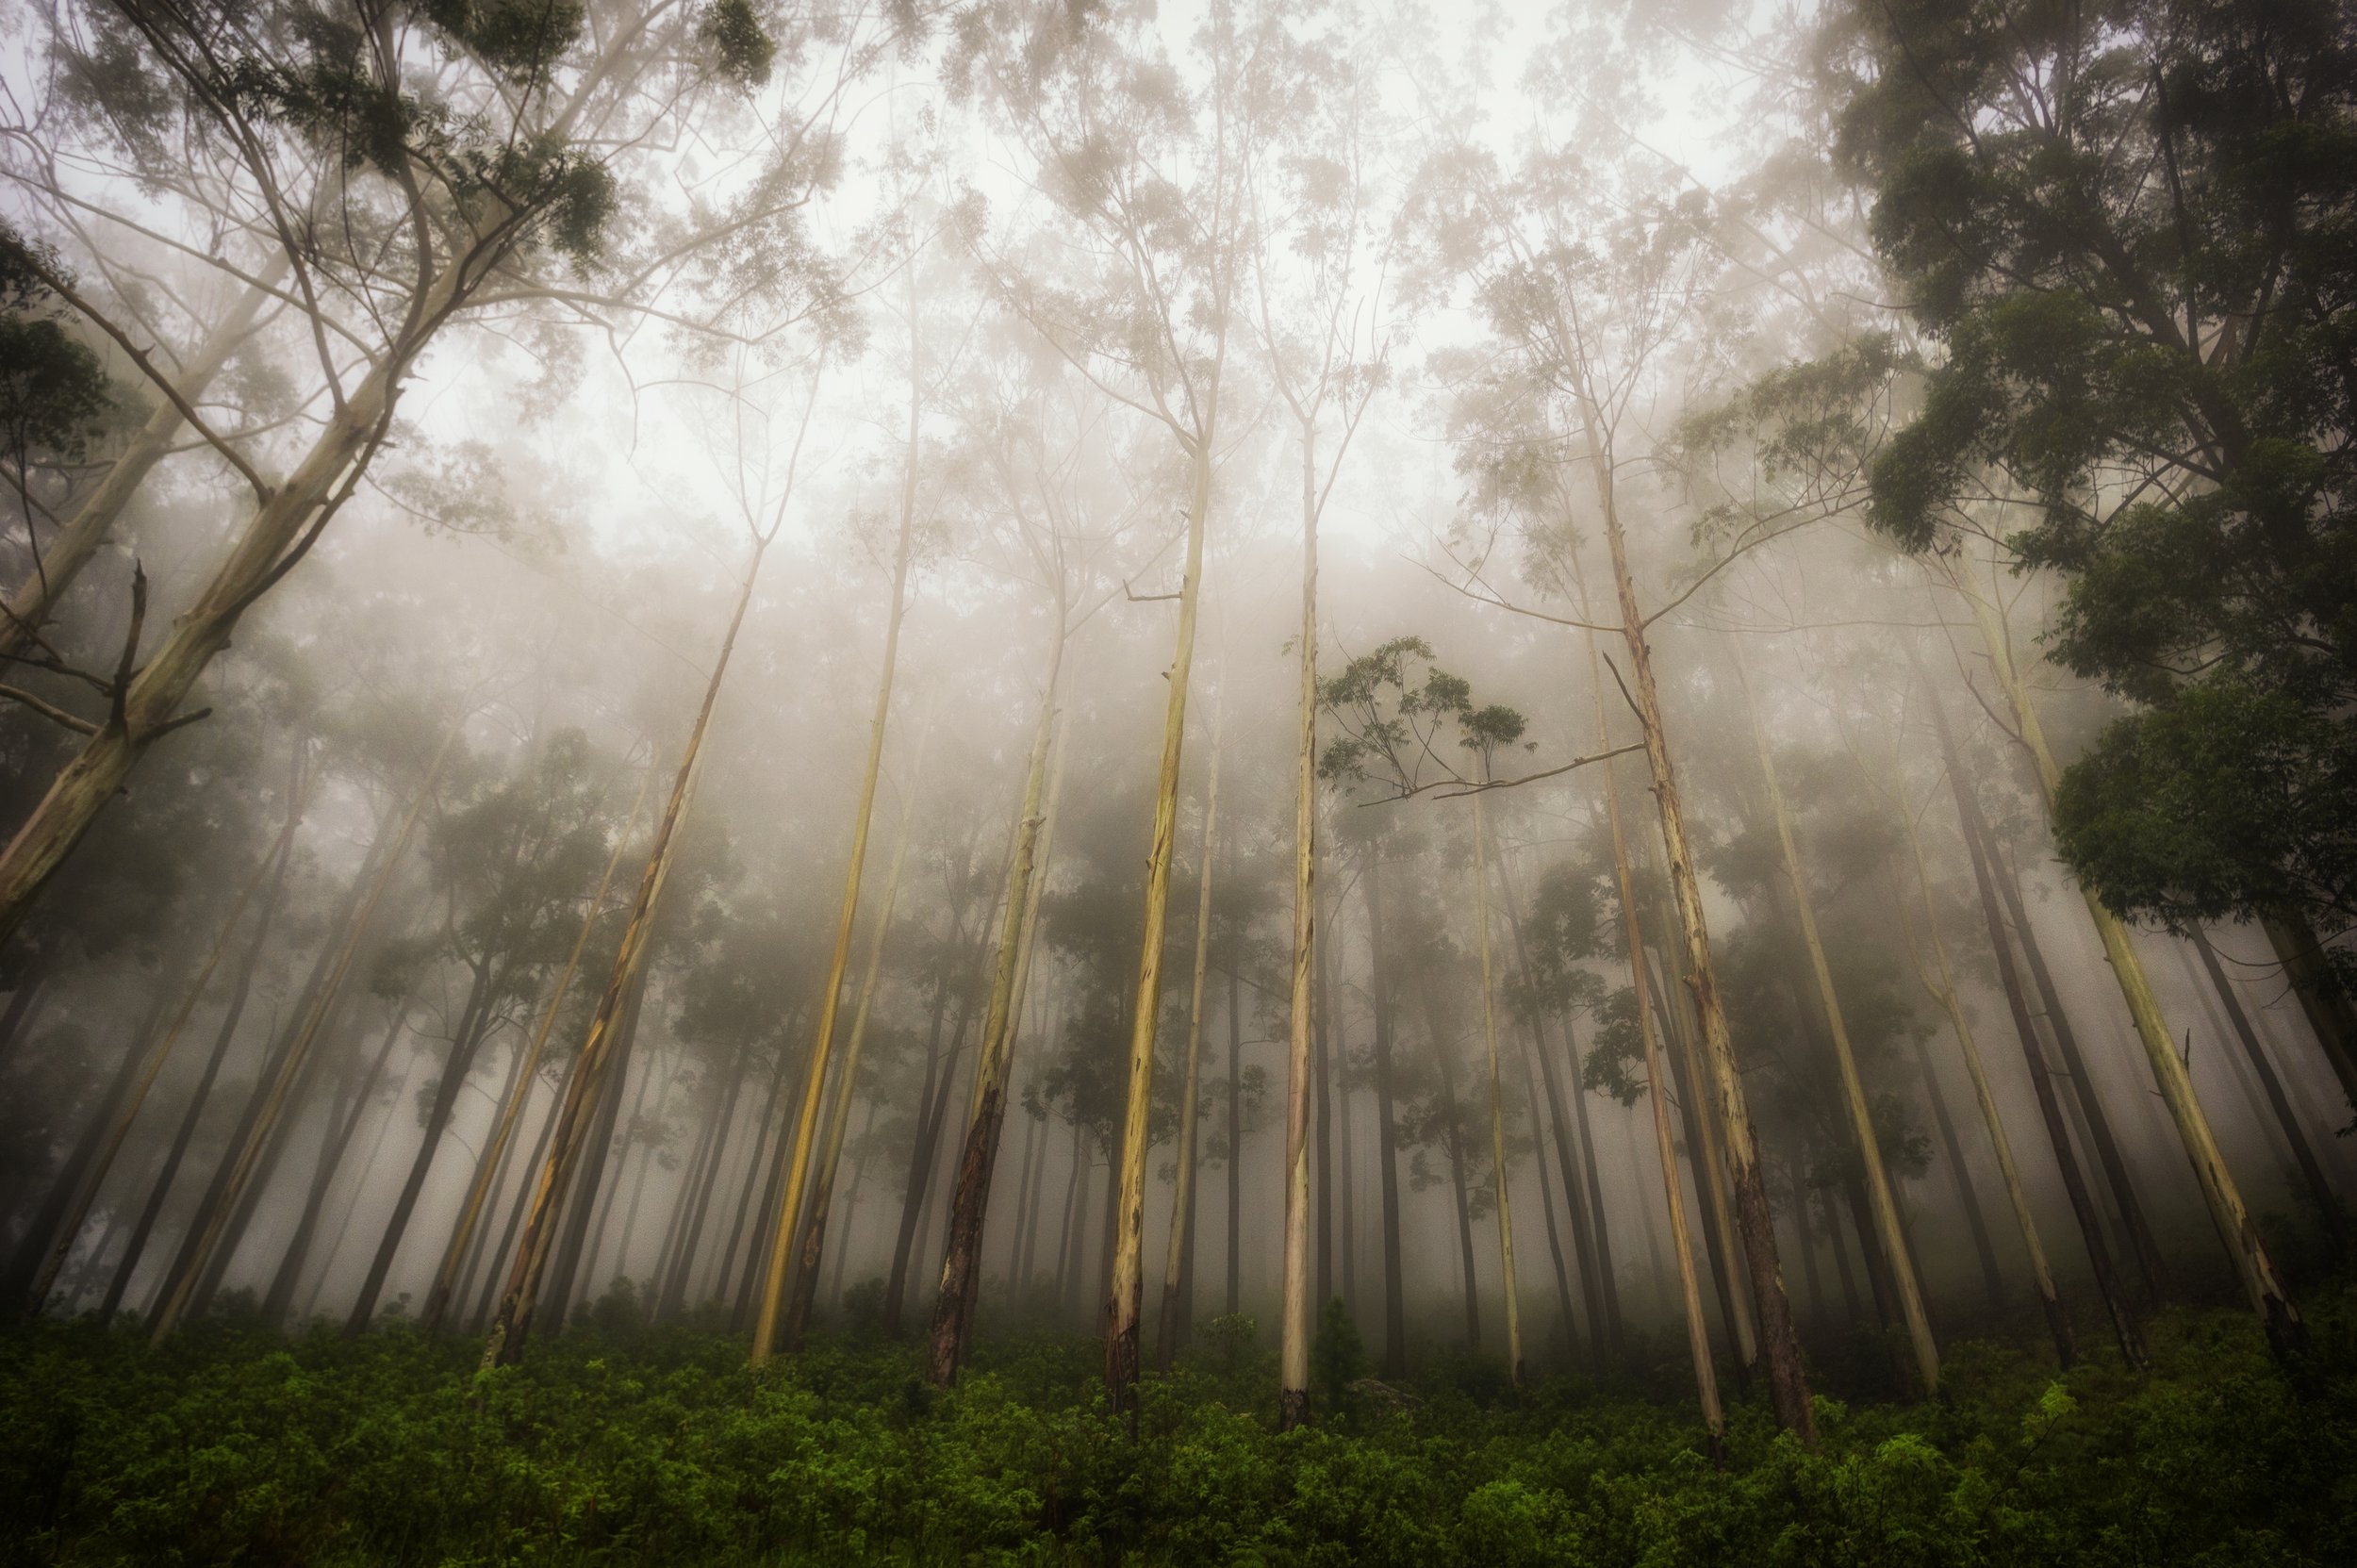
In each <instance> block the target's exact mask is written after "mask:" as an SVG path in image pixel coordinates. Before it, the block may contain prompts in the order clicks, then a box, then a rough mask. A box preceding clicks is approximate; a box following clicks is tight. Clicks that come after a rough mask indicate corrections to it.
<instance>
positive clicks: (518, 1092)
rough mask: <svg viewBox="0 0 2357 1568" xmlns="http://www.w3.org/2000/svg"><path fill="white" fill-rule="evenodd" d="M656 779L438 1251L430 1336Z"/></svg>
mask: <svg viewBox="0 0 2357 1568" xmlns="http://www.w3.org/2000/svg"><path fill="white" fill-rule="evenodd" d="M653 777H654V773H653V769H651V768H650V769H648V771H647V772H646V773H645V774H643V775H641V776H640V778H639V781H638V794H637V796H636V797H635V799H634V800H633V801H631V805H630V815H629V816H628V817H625V818H624V819H623V821H622V828H621V831H620V832H619V833H618V834H615V835H614V850H613V852H612V853H611V854H609V855H607V856H606V860H605V869H604V871H603V872H602V873H600V875H599V877H598V885H597V890H596V891H595V892H593V893H591V894H590V895H589V904H588V907H587V909H586V910H585V912H584V913H583V915H582V917H581V930H580V931H579V933H576V934H575V935H574V937H573V949H572V951H571V952H570V953H569V954H567V955H566V958H565V967H564V968H563V969H562V970H560V971H559V972H558V974H557V977H556V983H555V984H554V985H552V986H551V987H550V988H549V1001H548V1006H547V1007H546V1008H544V1009H543V1010H542V1011H541V1014H540V1027H539V1028H538V1029H536V1030H535V1031H534V1032H533V1035H532V1043H531V1045H529V1046H528V1047H526V1048H524V1051H523V1053H522V1055H521V1057H520V1058H519V1065H518V1067H517V1070H516V1083H515V1086H514V1088H513V1089H512V1090H511V1091H510V1092H509V1093H508V1094H507V1095H506V1096H505V1097H503V1099H502V1101H501V1104H500V1108H499V1115H498V1119H497V1120H496V1122H495V1123H494V1124H493V1126H492V1129H491V1136H490V1137H489V1139H487V1140H486V1142H485V1143H484V1146H483V1153H482V1155H481V1157H480V1158H478V1159H477V1160H476V1161H475V1171H474V1177H473V1179H472V1180H470V1181H469V1182H468V1184H467V1196H466V1198H465V1200H464V1201H462V1202H461V1203H460V1204H459V1207H458V1220H457V1223H456V1224H454V1225H453V1226H452V1227H451V1232H450V1242H449V1244H448V1245H447V1246H444V1247H443V1249H442V1262H441V1263H440V1265H439V1266H438V1267H437V1268H436V1269H435V1271H434V1283H433V1284H432V1285H430V1286H428V1287H427V1289H426V1294H425V1307H424V1309H423V1310H422V1311H421V1312H420V1313H419V1314H418V1322H419V1326H420V1328H422V1329H424V1330H425V1331H426V1332H427V1333H429V1334H430V1333H434V1332H436V1331H437V1330H438V1329H440V1328H441V1326H442V1318H443V1314H444V1313H445V1312H448V1311H449V1309H450V1298H451V1293H452V1291H453V1289H454V1288H455V1286H456V1284H457V1279H458V1264H459V1261H460V1260H461V1259H462V1258H464V1257H465V1256H466V1255H467V1247H468V1244H469V1243H470V1241H472V1240H473V1238H474V1232H475V1230H476V1229H477V1228H478V1227H479V1226H480V1225H481V1224H482V1222H483V1206H484V1204H485V1203H486V1202H487V1201H489V1199H490V1196H491V1187H492V1184H493V1182H494V1181H495V1180H497V1178H498V1175H499V1171H500V1166H501V1165H502V1164H503V1162H504V1159H505V1157H506V1154H507V1146H508V1144H509V1142H510V1141H511V1140H512V1139H513V1138H514V1137H515V1134H516V1118H517V1116H518V1115H519V1114H522V1111H523V1108H524V1101H525V1100H527V1099H530V1098H532V1085H533V1083H534V1082H535V1081H536V1079H537V1077H538V1074H539V1071H540V1058H541V1055H542V1054H543V1053H544V1052H545V1051H546V1050H547V1048H548V1044H549V1032H550V1031H551V1030H552V1029H554V1028H555V1027H556V1015H557V1010H558V1009H559V1008H561V1007H563V1006H564V1004H565V997H566V994H567V993H568V992H569V991H570V990H571V989H572V983H573V975H574V974H575V972H576V971H578V970H579V969H580V967H581V953H582V949H584V948H585V947H587V946H588V945H589V933H590V931H591V930H592V929H593V928H594V927H595V926H596V925H597V923H598V916H601V915H602V914H604V913H605V891H606V889H607V888H608V887H611V886H612V885H613V883H614V873H615V871H616V870H617V869H618V867H620V866H621V864H622V850H623V847H624V846H625V845H627V844H628V843H629V842H630V831H631V829H632V828H634V827H635V826H637V824H638V813H639V811H640V810H641V809H642V808H643V807H644V806H645V805H646V803H647V786H648V784H650V783H651V781H652V779H653Z"/></svg>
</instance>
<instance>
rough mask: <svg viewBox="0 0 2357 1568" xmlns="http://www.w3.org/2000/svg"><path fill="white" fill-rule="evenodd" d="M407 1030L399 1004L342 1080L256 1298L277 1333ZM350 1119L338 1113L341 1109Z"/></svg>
mask: <svg viewBox="0 0 2357 1568" xmlns="http://www.w3.org/2000/svg"><path fill="white" fill-rule="evenodd" d="M408 1027H409V1001H408V999H406V998H404V999H403V1000H402V1004H401V1006H400V1007H398V1008H396V1009H395V1010H394V1013H393V1022H392V1027H391V1028H389V1029H387V1031H386V1032H385V1043H384V1044H383V1045H382V1046H379V1047H378V1048H377V1051H376V1055H375V1057H374V1058H373V1059H371V1061H370V1062H369V1063H368V1064H367V1065H366V1067H365V1070H364V1069H363V1067H362V1064H360V1063H359V1062H357V1061H355V1062H354V1063H353V1065H352V1068H351V1069H350V1070H348V1072H347V1074H346V1077H345V1081H344V1082H345V1086H344V1089H343V1090H342V1091H340V1092H339V1093H338V1096H337V1100H336V1103H335V1104H334V1105H332V1106H331V1107H329V1110H328V1116H327V1126H326V1128H325V1130H324V1131H322V1132H321V1140H320V1154H319V1159H318V1160H317V1161H316V1162H314V1164H313V1166H312V1170H311V1180H310V1182H309V1184H308V1187H307V1189H306V1191H305V1195H304V1200H303V1213H302V1214H301V1215H300V1216H299V1217H298V1218H297V1219H296V1221H295V1229H294V1235H293V1236H292V1237H291V1238H290V1239H289V1240H288V1243H287V1250H286V1252H285V1253H284V1254H283V1255H282V1256H281V1257H280V1258H279V1260H278V1269H277V1272H276V1273H274V1274H273V1275H272V1276H271V1282H270V1291H269V1293H268V1294H267V1295H265V1296H263V1298H262V1321H263V1322H264V1323H267V1324H269V1325H270V1326H271V1327H272V1328H277V1327H279V1326H280V1325H282V1324H284V1323H285V1322H286V1320H287V1310H288V1308H289V1307H290V1306H292V1305H293V1304H294V1293H295V1285H296V1282H297V1281H298V1280H299V1279H301V1277H302V1272H303V1264H304V1261H305V1257H306V1256H307V1255H308V1254H309V1252H310V1248H311V1237H312V1235H313V1234H314V1233H315V1232H316V1231H317V1230H318V1228H319V1221H320V1213H321V1211H322V1210H324V1209H325V1208H326V1207H327V1190H328V1188H329V1187H330V1186H332V1185H333V1184H334V1183H335V1180H336V1172H337V1170H338V1167H339V1166H340V1165H341V1164H342V1162H343V1157H344V1153H345V1151H346V1150H347V1149H349V1148H350V1147H351V1146H352V1139H353V1136H354V1134H355V1133H356V1132H358V1131H359V1130H360V1116H361V1113H363V1112H364V1111H366V1110H367V1109H368V1105H369V1101H370V1100H371V1098H374V1097H375V1094H376V1082H377V1080H378V1078H379V1077H381V1076H382V1075H383V1073H384V1071H385V1064H386V1063H387V1061H389V1060H391V1058H392V1054H393V1047H394V1046H396V1045H398V1044H400V1042H401V1037H402V1035H403V1034H404V1032H406V1031H407V1029H408ZM347 1103H348V1104H349V1105H350V1106H351V1113H350V1114H348V1115H347V1114H342V1113H343V1110H344V1107H345V1105H346V1104H347Z"/></svg>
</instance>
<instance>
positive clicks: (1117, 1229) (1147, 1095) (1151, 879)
mask: <svg viewBox="0 0 2357 1568" xmlns="http://www.w3.org/2000/svg"><path fill="white" fill-rule="evenodd" d="M1215 374H1216V372H1215ZM1217 428H1218V393H1217V390H1216V380H1214V389H1213V392H1212V395H1211V408H1210V409H1209V410H1208V411H1207V413H1206V416H1205V418H1204V421H1203V426H1202V429H1201V431H1200V433H1199V434H1198V435H1197V436H1196V437H1195V439H1194V441H1193V442H1192V443H1191V445H1190V448H1189V450H1188V453H1187V457H1188V467H1189V469H1190V470H1191V471H1190V478H1191V480H1192V481H1193V483H1192V487H1191V493H1190V495H1189V497H1188V503H1187V566H1186V577H1185V579H1184V581H1183V583H1182V584H1181V586H1180V587H1179V590H1178V646H1177V647H1176V648H1175V649H1174V650H1173V651H1172V653H1171V660H1170V668H1168V669H1167V670H1165V671H1164V672H1163V675H1164V678H1165V680H1166V681H1167V682H1168V685H1169V688H1170V689H1169V697H1168V701H1167V705H1166V706H1165V708H1164V710H1163V715H1162V771H1161V774H1160V776H1159V778H1158V779H1157V780H1156V782H1155V789H1154V829H1153V836H1152V838H1151V840H1150V841H1149V844H1148V847H1147V850H1146V921H1145V927H1146V929H1145V934H1144V939H1143V941H1142V942H1141V944H1140V947H1139V953H1138V984H1137V990H1136V992H1135V999H1134V1002H1133V1004H1132V1008H1131V1012H1130V1015H1129V1026H1130V1036H1129V1073H1128V1084H1127V1089H1126V1093H1125V1094H1124V1097H1123V1110H1122V1122H1121V1135H1120V1138H1119V1140H1118V1147H1119V1149H1120V1159H1121V1165H1120V1169H1119V1171H1118V1173H1117V1174H1116V1179H1115V1180H1114V1188H1115V1191H1116V1193H1117V1194H1118V1196H1117V1197H1116V1199H1115V1202H1116V1205H1117V1207H1116V1210H1115V1217H1114V1230H1113V1259H1112V1267H1111V1269H1110V1270H1109V1273H1110V1276H1111V1279H1110V1288H1109V1290H1108V1292H1107V1296H1106V1303H1105V1391H1106V1396H1107V1398H1108V1400H1109V1401H1110V1402H1111V1404H1112V1406H1113V1410H1114V1411H1116V1412H1121V1411H1129V1409H1130V1395H1131V1394H1132V1392H1133V1390H1134V1388H1135V1385H1136V1383H1137V1380H1138V1358H1139V1349H1138V1335H1139V1319H1140V1317H1141V1316H1142V1315H1143V1313H1144V1312H1145V1309H1146V1153H1147V1147H1146V1146H1147V1144H1148V1142H1149V1141H1150V1140H1149V1139H1148V1137H1147V1135H1146V1118H1147V1115H1148V1114H1149V1113H1150V1112H1151V1111H1152V1109H1153V1098H1154V1094H1153V1090H1154V1031H1155V1026H1156V1025H1157V1023H1158V1022H1159V1021H1160V1019H1161V1015H1162V935H1163V928H1164V925H1165V923H1166V922H1167V920H1168V918H1169V915H1170V863H1171V858H1172V855H1173V852H1174V850H1175V849H1176V845H1177V840H1178V761H1179V755H1180V752H1181V751H1182V750H1183V748H1184V744H1185V740H1186V731H1187V688H1188V685H1189V683H1190V681H1191V680H1192V679H1193V675H1194V669H1195V613H1196V610H1197V608H1198V606H1199V604H1200V602H1201V600H1202V590H1203V525H1204V521H1205V519H1206V517H1207V516H1208V515H1209V513H1210V511H1211V460H1212V446H1211V443H1212V439H1213V433H1214V432H1215V431H1216V430H1217Z"/></svg>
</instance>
